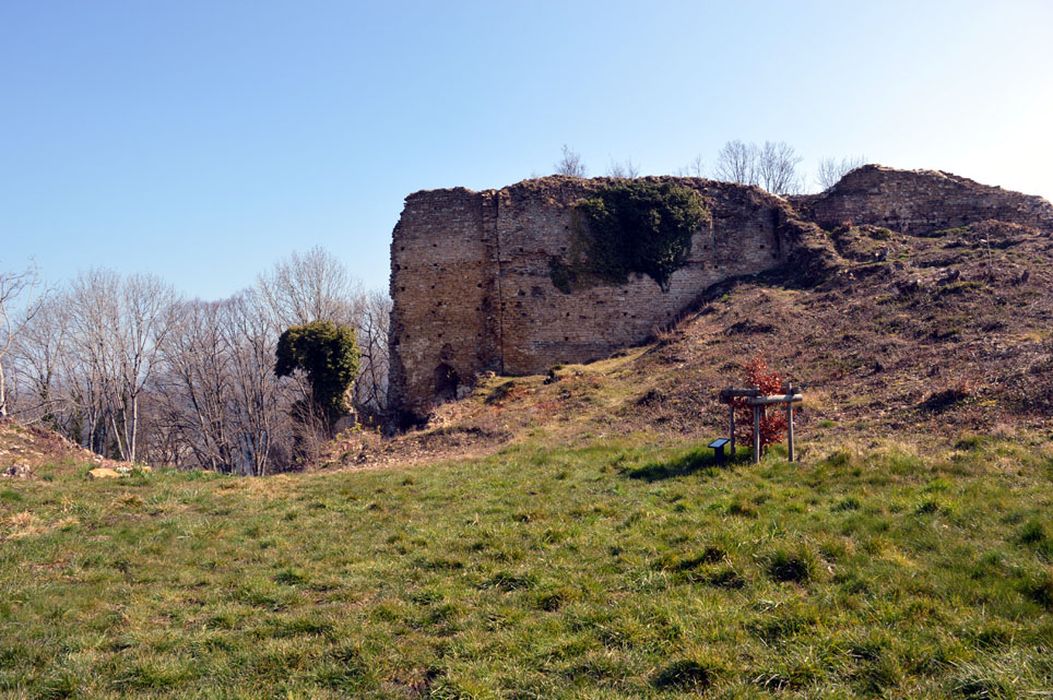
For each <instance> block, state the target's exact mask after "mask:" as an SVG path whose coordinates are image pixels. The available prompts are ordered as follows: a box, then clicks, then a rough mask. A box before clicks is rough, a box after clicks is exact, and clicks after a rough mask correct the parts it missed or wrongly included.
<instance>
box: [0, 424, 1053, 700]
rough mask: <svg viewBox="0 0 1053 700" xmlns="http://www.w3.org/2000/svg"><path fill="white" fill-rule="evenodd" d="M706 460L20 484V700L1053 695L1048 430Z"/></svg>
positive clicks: (513, 454) (668, 450)
mask: <svg viewBox="0 0 1053 700" xmlns="http://www.w3.org/2000/svg"><path fill="white" fill-rule="evenodd" d="M705 452H706V450H703V449H697V448H696V449H690V448H685V447H682V446H681V447H670V446H661V445H649V444H647V441H646V439H645V438H642V437H641V438H633V437H627V438H625V439H624V441H621V442H606V443H602V444H596V445H593V446H590V447H586V448H581V449H547V448H545V447H543V446H541V445H540V444H528V445H526V446H518V447H513V448H508V449H506V450H505V451H503V452H501V453H499V454H498V455H496V456H494V457H491V458H487V459H484V460H480V461H474V462H465V463H450V464H442V465H437V466H433V467H427V468H416V469H408V470H394V469H393V470H384V471H369V472H338V473H330V474H305V475H297V476H289V477H275V478H267V479H258V480H249V479H239V478H231V477H220V476H213V475H208V474H203V473H176V472H163V471H162V472H156V473H154V474H152V475H148V476H139V477H133V478H131V479H128V480H122V481H109V482H89V481H85V480H84V478H83V473H84V471H83V470H82V469H78V468H70V467H59V466H56V467H54V468H53V469H52V470H51V475H50V477H49V479H50V480H47V479H38V480H35V481H32V482H4V483H2V484H0V537H2V538H3V541H2V542H0V692H2V693H3V694H4V695H5V696H8V697H68V696H79V697H116V696H127V695H135V696H150V695H157V696H177V697H191V696H193V697H223V698H226V697H230V698H234V697H246V698H247V697H297V698H313V697H346V696H352V697H395V698H397V697H436V698H457V697H478V698H490V697H504V698H542V697H588V698H609V697H633V698H636V697H650V696H661V697H674V696H676V695H677V694H680V695H683V696H694V695H697V694H698V693H700V692H701V693H705V694H706V695H707V696H709V697H755V696H757V695H764V694H767V693H773V694H779V695H780V696H782V697H820V696H821V697H850V696H867V695H872V696H880V695H884V696H887V697H900V696H907V695H911V696H914V697H941V696H948V697H972V698H983V697H1039V696H1041V695H1043V694H1047V693H1045V692H1043V691H1049V690H1050V689H1051V688H1053V566H1051V562H1053V520H1051V513H1053V446H1051V445H1049V444H1045V443H1041V442H1039V443H1038V444H1027V441H1026V440H1020V441H1015V442H1013V443H1008V442H995V441H989V440H985V439H975V440H966V441H964V442H962V443H960V444H959V445H958V446H957V448H955V449H943V450H939V451H937V452H936V453H935V454H934V455H932V456H923V457H919V456H918V455H917V453H916V452H914V451H913V450H911V449H909V448H906V447H902V446H900V447H897V446H883V445H874V446H872V447H870V448H867V449H866V450H862V451H860V452H853V451H840V452H835V453H833V454H831V455H829V456H827V457H826V458H825V459H821V460H820V459H815V458H813V459H812V460H811V461H810V462H806V463H805V464H802V465H790V464H787V463H786V462H785V461H782V460H780V459H779V458H778V456H777V455H773V456H772V457H770V458H769V459H767V460H766V461H765V462H764V463H763V464H761V465H759V466H753V465H750V464H746V463H738V464H735V465H732V466H729V467H726V468H719V469H718V468H715V467H713V466H712V465H710V464H709V463H708V461H707V460H708V457H707V456H706V454H705ZM44 471H45V472H46V470H44ZM1036 691H1037V692H1036Z"/></svg>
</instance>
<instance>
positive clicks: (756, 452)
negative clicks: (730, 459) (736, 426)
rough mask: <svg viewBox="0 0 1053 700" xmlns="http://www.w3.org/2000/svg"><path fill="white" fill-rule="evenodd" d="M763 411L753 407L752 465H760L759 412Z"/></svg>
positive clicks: (758, 407)
mask: <svg viewBox="0 0 1053 700" xmlns="http://www.w3.org/2000/svg"><path fill="white" fill-rule="evenodd" d="M762 410H763V409H762V408H761V407H760V406H754V407H753V463H754V464H760V457H761V454H760V418H761V411H762Z"/></svg>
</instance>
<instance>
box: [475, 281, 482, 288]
mask: <svg viewBox="0 0 1053 700" xmlns="http://www.w3.org/2000/svg"><path fill="white" fill-rule="evenodd" d="M475 288H476V289H482V288H483V283H482V282H480V283H479V284H477V285H475Z"/></svg>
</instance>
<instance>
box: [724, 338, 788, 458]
mask: <svg viewBox="0 0 1053 700" xmlns="http://www.w3.org/2000/svg"><path fill="white" fill-rule="evenodd" d="M741 377H742V386H743V387H750V388H753V387H756V388H758V389H760V392H761V394H765V395H771V394H781V393H783V385H784V382H783V378H782V376H781V375H780V374H779V373H778V372H776V371H775V370H773V369H771V368H769V367H768V363H767V362H765V361H764V358H762V357H754V358H753V359H752V360H749V361H748V362H746V363H745V364H743V365H742V374H741ZM747 401H748V399H746V397H736V398H734V399H732V402H731V403H732V406H734V407H735V437H736V438H737V439H738V440H739V444H742V445H752V444H753V407H752V406H750V405H749V404H748V403H747ZM785 436H786V411H785V410H783V408H782V406H781V405H778V404H776V405H773V406H767V407H765V410H764V412H763V413H762V414H761V421H760V443H761V451H762V452H764V451H766V450H767V449H768V445H773V444H775V443H777V442H780V441H782V439H783V438H784V437H785Z"/></svg>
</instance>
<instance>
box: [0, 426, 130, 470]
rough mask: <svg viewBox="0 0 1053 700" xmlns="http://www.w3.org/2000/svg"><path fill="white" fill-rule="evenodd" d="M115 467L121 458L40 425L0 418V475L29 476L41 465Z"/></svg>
mask: <svg viewBox="0 0 1053 700" xmlns="http://www.w3.org/2000/svg"><path fill="white" fill-rule="evenodd" d="M84 464H91V465H92V466H93V467H109V468H116V467H119V466H128V465H126V464H125V463H124V462H116V461H114V460H112V459H104V458H103V457H100V456H99V455H97V454H95V453H94V452H91V451H89V450H85V449H83V448H82V447H79V446H77V445H76V444H74V443H73V442H70V441H69V440H67V439H66V438H64V437H62V436H61V435H59V434H58V433H56V432H54V431H53V430H48V429H47V428H44V427H43V426H40V425H22V424H21V423H18V422H16V421H14V420H11V419H0V478H19V479H29V478H34V477H35V476H36V473H37V470H38V469H39V468H40V467H42V466H44V465H49V466H50V465H65V466H70V467H73V466H79V465H84Z"/></svg>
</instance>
